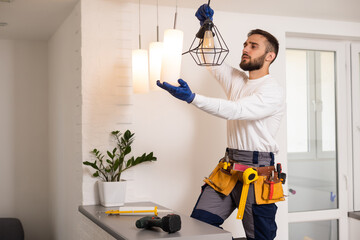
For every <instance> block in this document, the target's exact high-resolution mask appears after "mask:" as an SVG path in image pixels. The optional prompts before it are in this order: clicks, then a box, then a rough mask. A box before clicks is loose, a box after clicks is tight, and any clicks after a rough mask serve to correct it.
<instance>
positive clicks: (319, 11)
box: [0, 0, 360, 40]
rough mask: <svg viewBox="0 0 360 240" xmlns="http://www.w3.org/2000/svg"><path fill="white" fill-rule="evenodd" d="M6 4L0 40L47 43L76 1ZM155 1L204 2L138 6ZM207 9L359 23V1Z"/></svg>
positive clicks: (230, 1)
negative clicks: (5, 24)
mask: <svg viewBox="0 0 360 240" xmlns="http://www.w3.org/2000/svg"><path fill="white" fill-rule="evenodd" d="M0 1H4V0H0ZM10 1H11V2H10V3H6V2H0V22H7V23H8V25H7V26H5V27H0V38H11V39H36V40H47V39H49V38H50V36H51V35H52V33H53V32H54V31H55V30H56V29H57V28H58V26H60V24H61V23H62V21H63V20H64V19H65V18H66V17H67V16H68V15H69V13H70V11H71V10H72V9H73V8H74V6H75V5H76V3H77V2H78V1H80V0H10ZM100 1H106V0H100ZM114 1H116V0H114ZM118 1H125V0H118ZM130 1H132V2H135V3H137V2H138V0H130ZM157 1H159V4H160V5H166V6H175V5H176V2H178V6H179V7H185V8H194V9H196V8H197V7H198V6H200V5H201V4H204V3H207V1H204V0H201V1H200V0H141V3H142V4H156V2H157ZM83 2H84V3H86V0H83ZM210 6H211V7H212V8H213V9H215V10H218V11H219V10H220V11H232V12H239V13H250V14H264V15H277V16H291V17H302V18H318V19H327V20H337V21H350V22H360V14H359V9H360V1H359V0H297V1H295V0H272V1H269V0H257V1H245V0H213V1H211V2H210Z"/></svg>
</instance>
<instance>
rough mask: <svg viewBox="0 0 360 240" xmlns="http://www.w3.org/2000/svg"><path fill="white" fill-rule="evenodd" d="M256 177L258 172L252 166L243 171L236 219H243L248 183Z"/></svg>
mask: <svg viewBox="0 0 360 240" xmlns="http://www.w3.org/2000/svg"><path fill="white" fill-rule="evenodd" d="M258 178H259V176H258V173H257V171H256V170H255V169H253V168H247V169H246V170H245V171H244V172H243V186H242V190H241V198H240V203H239V208H238V213H237V216H236V218H237V219H243V217H244V211H245V205H246V200H247V196H248V192H249V186H250V183H252V182H254V181H256V180H257V179H258Z"/></svg>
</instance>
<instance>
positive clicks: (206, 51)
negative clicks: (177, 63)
mask: <svg viewBox="0 0 360 240" xmlns="http://www.w3.org/2000/svg"><path fill="white" fill-rule="evenodd" d="M214 47H215V44H214V35H213V32H212V31H211V30H206V31H205V33H204V39H203V42H202V54H201V57H202V59H203V62H204V63H211V62H212V61H213V58H214V56H215V55H213V54H212V53H215V50H214Z"/></svg>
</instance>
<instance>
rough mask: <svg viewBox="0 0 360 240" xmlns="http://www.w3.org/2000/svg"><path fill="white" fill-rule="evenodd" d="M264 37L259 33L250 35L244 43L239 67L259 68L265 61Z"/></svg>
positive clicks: (252, 69) (249, 69)
mask: <svg viewBox="0 0 360 240" xmlns="http://www.w3.org/2000/svg"><path fill="white" fill-rule="evenodd" d="M266 41H267V40H266V38H265V37H263V36H262V35H259V34H253V35H251V36H250V37H249V38H248V39H247V40H246V42H245V43H244V49H243V54H242V56H241V62H240V67H241V69H242V70H244V71H254V70H259V69H261V68H262V67H263V65H264V62H265V57H266V55H267V52H266Z"/></svg>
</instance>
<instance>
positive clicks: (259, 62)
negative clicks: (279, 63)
mask: <svg viewBox="0 0 360 240" xmlns="http://www.w3.org/2000/svg"><path fill="white" fill-rule="evenodd" d="M266 54H267V53H264V55H262V56H260V57H258V58H254V60H252V61H251V57H250V56H248V55H247V56H248V57H249V59H248V60H249V61H248V62H247V63H246V62H245V61H241V62H240V64H239V66H240V67H241V69H242V70H244V71H254V70H259V69H260V68H262V67H263V65H264V62H265V57H266Z"/></svg>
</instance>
